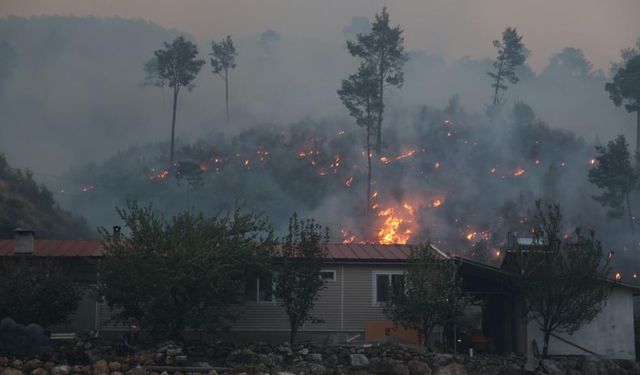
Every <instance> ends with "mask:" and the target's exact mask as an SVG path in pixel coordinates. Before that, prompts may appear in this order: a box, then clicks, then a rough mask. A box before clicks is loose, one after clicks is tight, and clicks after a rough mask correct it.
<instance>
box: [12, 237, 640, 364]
mask: <svg viewBox="0 0 640 375" xmlns="http://www.w3.org/2000/svg"><path fill="white" fill-rule="evenodd" d="M20 241H26V242H29V241H31V245H27V246H24V245H20V244H19V242H20ZM24 248H26V249H29V250H27V251H26V252H24V251H23V252H22V253H20V254H16V250H17V249H24ZM434 250H435V252H436V253H437V254H438V256H440V257H442V258H447V257H449V255H448V254H446V253H444V252H442V251H440V250H439V249H437V248H434ZM21 251H22V250H21ZM410 252H411V246H408V245H373V244H330V245H328V246H327V253H328V256H327V261H326V264H325V266H324V267H323V269H322V272H321V277H322V278H323V279H325V280H326V287H325V289H324V290H322V291H321V292H320V295H319V298H318V301H317V303H316V306H315V309H314V311H313V313H312V315H313V316H315V317H318V318H320V319H322V322H321V323H308V324H306V325H305V326H304V327H303V328H302V329H301V331H300V333H299V335H300V336H301V338H305V339H313V340H317V341H324V342H349V341H361V340H365V341H368V340H379V339H381V336H399V337H401V338H402V339H404V340H407V341H415V340H416V336H415V333H414V332H410V331H404V330H401V329H396V328H395V327H393V324H392V323H391V322H390V321H389V320H388V319H386V318H385V316H384V314H383V309H382V303H383V302H384V300H385V298H387V292H388V288H389V286H390V284H391V283H392V282H393V281H394V280H400V279H402V278H403V274H404V272H405V270H406V268H407V261H408V257H409V255H410ZM16 255H22V256H36V257H51V258H55V259H59V260H61V261H63V262H66V264H67V267H68V268H69V270H70V271H69V272H70V274H71V275H72V277H74V279H75V280H77V282H79V283H83V285H86V287H87V289H90V288H91V286H92V285H93V286H94V285H95V283H96V281H97V275H96V266H97V264H98V262H99V261H100V258H101V257H102V255H103V249H102V246H101V243H100V242H99V241H49V240H34V239H33V233H32V232H30V233H26V234H25V233H23V234H21V235H20V236H17V237H16V239H15V240H0V256H16ZM459 260H460V274H461V276H462V278H463V290H464V292H465V293H467V294H468V295H470V296H474V297H475V298H476V300H477V301H481V302H482V303H481V306H482V308H481V319H480V320H479V322H478V327H477V328H479V329H480V330H481V332H482V335H483V336H486V337H488V338H489V339H490V341H491V346H492V348H493V349H494V350H496V351H499V352H519V353H525V352H527V351H529V350H530V347H531V345H530V343H531V340H532V339H534V338H535V339H536V340H537V341H538V343H540V342H541V340H540V338H539V333H538V332H539V330H537V329H536V327H535V326H534V325H532V324H531V323H527V322H526V321H525V320H524V319H523V318H522V316H523V314H522V307H521V306H522V304H521V302H520V299H519V297H518V295H517V293H516V292H515V290H514V288H513V281H512V280H513V275H512V274H510V273H509V272H507V271H505V270H503V269H499V268H495V267H491V266H487V265H484V264H480V263H476V262H473V261H470V260H466V259H459ZM271 288H272V282H271V281H270V280H268V279H265V278H259V277H257V278H255V280H250V281H248V282H247V284H246V290H245V296H246V299H247V301H246V305H247V309H246V311H245V312H244V314H243V315H242V317H241V318H240V319H239V320H238V321H237V322H236V324H235V325H234V326H233V327H232V328H231V332H230V334H231V335H232V336H233V338H234V339H238V340H242V339H245V340H264V339H272V340H279V341H280V340H284V339H285V338H286V337H287V336H288V330H289V328H288V321H287V317H286V315H285V313H284V310H283V308H282V307H281V306H279V305H278V304H277V302H276V301H274V299H273V297H272V296H271V293H270V290H271ZM637 290H638V289H637V288H636V287H631V286H628V285H623V284H620V283H616V284H615V288H614V292H613V293H612V294H611V296H610V297H609V300H608V302H607V305H606V307H605V310H604V311H603V312H602V314H600V316H598V317H597V318H596V319H595V320H594V321H593V322H591V323H590V324H588V325H586V326H585V327H583V328H582V329H581V330H579V331H578V332H576V333H574V335H572V336H558V338H555V337H554V339H552V342H551V353H553V354H583V353H584V351H585V350H587V351H590V352H594V353H597V354H603V355H607V356H610V357H614V358H635V347H634V333H633V296H634V294H635V293H636V292H637ZM111 316H112V312H111V311H110V310H109V309H108V307H107V306H106V304H104V303H100V302H99V301H96V300H95V298H93V296H92V295H91V294H86V295H85V297H84V298H83V300H82V302H81V304H80V308H79V309H78V311H77V313H76V314H75V316H74V317H73V319H72V322H71V323H70V324H69V325H67V326H61V327H54V329H57V330H74V331H78V332H81V331H83V330H92V331H95V332H99V334H100V335H103V336H108V335H113V334H116V333H117V334H119V332H121V331H122V330H123V329H126V327H124V326H122V325H116V324H114V323H113V322H112V321H111V319H110V317H111ZM612 332H613V334H612ZM605 333H606V334H605ZM443 335H444V332H443V331H442V330H440V331H438V332H435V333H434V337H431V338H430V339H431V341H432V342H434V343H437V342H442V341H443V340H446V339H447V338H446V337H444V336H443ZM563 340H564V341H563ZM578 347H580V348H582V349H579V348H578Z"/></svg>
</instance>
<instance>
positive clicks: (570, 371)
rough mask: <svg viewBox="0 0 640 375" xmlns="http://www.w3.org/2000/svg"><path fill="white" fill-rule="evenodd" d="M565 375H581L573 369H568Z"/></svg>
mask: <svg viewBox="0 0 640 375" xmlns="http://www.w3.org/2000/svg"><path fill="white" fill-rule="evenodd" d="M567 375H582V374H581V373H580V371H578V370H576V369H574V368H570V369H567Z"/></svg>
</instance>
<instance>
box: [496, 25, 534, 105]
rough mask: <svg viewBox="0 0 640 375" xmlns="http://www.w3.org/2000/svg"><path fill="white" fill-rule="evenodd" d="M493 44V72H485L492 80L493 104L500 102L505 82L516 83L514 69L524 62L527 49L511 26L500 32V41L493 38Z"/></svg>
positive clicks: (516, 77) (527, 52) (516, 78)
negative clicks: (494, 54) (494, 56)
mask: <svg viewBox="0 0 640 375" xmlns="http://www.w3.org/2000/svg"><path fill="white" fill-rule="evenodd" d="M493 46H494V47H495V48H496V49H497V50H498V56H497V58H496V61H494V62H493V67H494V69H495V71H494V72H487V74H488V75H489V77H491V79H492V80H493V83H492V84H491V87H493V88H494V93H493V106H496V105H498V104H500V103H501V102H502V99H501V98H500V96H499V91H500V90H506V89H507V85H506V83H507V82H509V83H511V84H516V83H517V82H518V76H517V75H516V71H515V69H516V68H517V67H519V66H521V65H523V64H524V62H525V60H526V58H527V55H528V54H529V51H528V50H527V49H526V48H525V46H524V44H523V43H522V36H520V35H518V32H517V30H516V29H515V28H513V27H507V28H506V29H505V30H504V31H503V32H502V41H500V40H494V41H493Z"/></svg>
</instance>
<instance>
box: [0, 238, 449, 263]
mask: <svg viewBox="0 0 640 375" xmlns="http://www.w3.org/2000/svg"><path fill="white" fill-rule="evenodd" d="M14 243H15V242H14V240H0V256H11V255H14ZM414 247H415V246H412V245H378V244H342V243H340V244H328V245H327V253H328V254H327V257H328V258H330V259H333V260H335V261H368V262H387V261H390V262H402V261H406V260H407V259H408V258H409V255H410V253H411V249H412V248H414ZM432 248H433V249H434V250H435V251H436V253H437V254H438V255H439V256H441V257H443V258H448V255H447V254H445V253H444V252H442V251H440V250H438V249H437V248H436V247H435V246H432ZM33 255H34V256H44V257H47V256H48V257H101V256H102V255H103V247H102V243H101V242H100V241H95V240H94V241H80V240H34V241H33Z"/></svg>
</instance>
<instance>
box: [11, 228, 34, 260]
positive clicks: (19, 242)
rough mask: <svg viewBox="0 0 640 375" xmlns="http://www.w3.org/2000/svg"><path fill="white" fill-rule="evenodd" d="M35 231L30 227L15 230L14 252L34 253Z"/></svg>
mask: <svg viewBox="0 0 640 375" xmlns="http://www.w3.org/2000/svg"><path fill="white" fill-rule="evenodd" d="M35 234H36V233H35V232H34V231H32V230H30V229H21V228H17V229H16V230H14V231H13V241H14V247H13V253H14V254H22V255H32V254H33V238H34V237H35Z"/></svg>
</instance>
